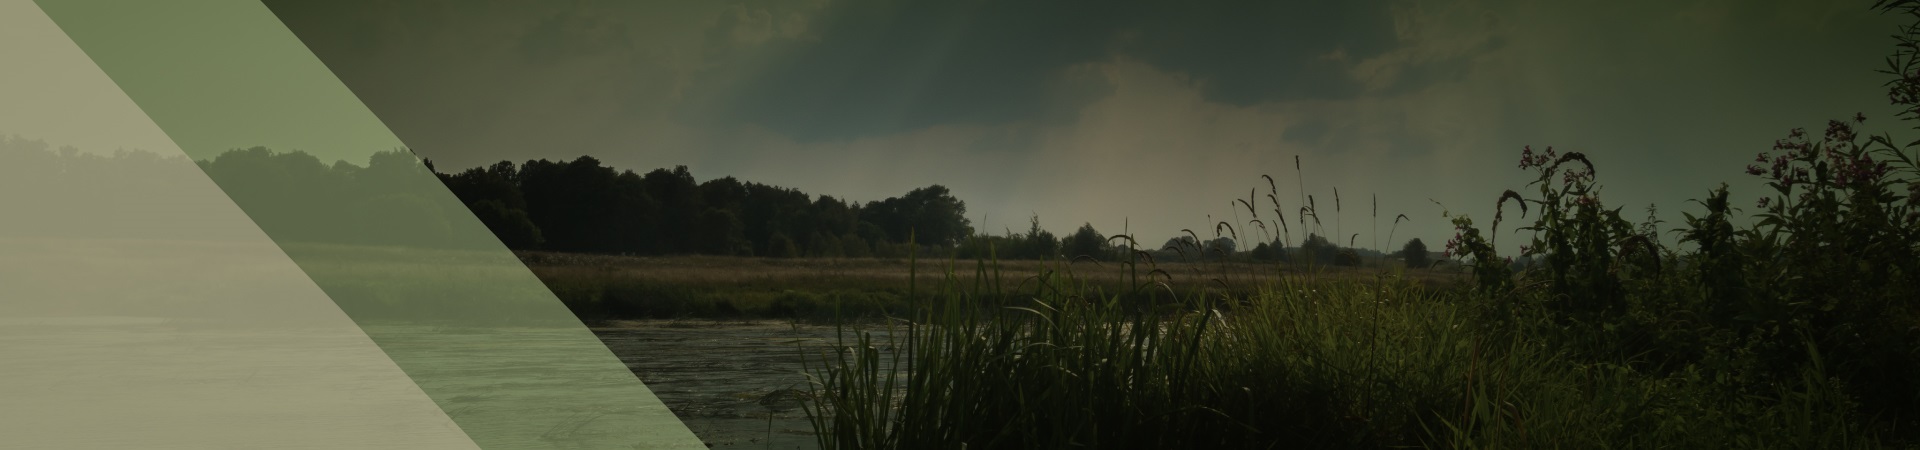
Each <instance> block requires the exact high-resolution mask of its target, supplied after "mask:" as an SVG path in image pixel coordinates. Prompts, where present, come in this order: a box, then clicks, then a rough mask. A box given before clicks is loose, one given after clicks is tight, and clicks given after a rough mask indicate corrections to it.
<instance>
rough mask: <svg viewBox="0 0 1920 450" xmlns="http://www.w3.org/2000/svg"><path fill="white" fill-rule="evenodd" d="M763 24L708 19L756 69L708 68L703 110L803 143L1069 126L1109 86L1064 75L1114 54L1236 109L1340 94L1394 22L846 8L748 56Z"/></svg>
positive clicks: (1383, 47)
mask: <svg viewBox="0 0 1920 450" xmlns="http://www.w3.org/2000/svg"><path fill="white" fill-rule="evenodd" d="M772 16H775V14H765V13H763V14H760V15H757V16H747V15H742V14H738V13H729V14H726V15H723V16H722V17H721V20H719V21H718V22H717V23H716V27H715V29H714V30H713V31H712V33H711V34H709V36H708V37H707V39H708V43H707V49H706V54H707V55H709V56H710V57H713V56H716V55H726V56H738V57H742V58H745V59H747V60H752V61H754V63H752V64H745V65H742V66H732V65H723V66H719V67H722V68H736V67H750V68H751V69H750V70H740V71H739V72H740V73H732V74H724V73H722V74H715V78H716V79H730V80H731V82H726V83H715V84H714V85H710V86H708V88H709V90H708V92H712V93H714V95H716V97H717V98H718V100H717V103H716V104H713V105H704V106H708V107H711V108H713V109H712V110H709V111H707V112H708V113H712V114H717V116H718V117H719V118H722V119H723V120H733V121H741V122H748V123H754V124H758V125H761V126H764V127H767V128H769V129H771V130H773V131H775V132H779V133H782V134H785V135H788V136H791V137H793V138H795V139H797V140H800V141H819V140H833V139H845V138H853V137H860V136H870V135H880V134H888V133H894V132H900V131H907V130H914V129H920V128H924V127H927V126H932V125H938V124H989V125H991V124H1004V123H1012V122H1022V121H1033V120H1043V119H1051V120H1063V119H1070V118H1071V114H1063V113H1062V111H1068V112H1071V111H1075V110H1077V109H1078V107H1080V106H1083V105H1085V104H1086V103H1088V102H1091V101H1093V100H1096V99H1098V98H1100V97H1101V96H1102V94H1104V92H1105V90H1106V89H1110V88H1109V87H1107V86H1105V85H1104V83H1105V82H1104V81H1103V80H1099V79H1088V78H1086V77H1081V78H1079V79H1075V78H1074V77H1071V76H1069V74H1070V73H1071V72H1070V68H1072V67H1074V66H1076V65H1078V64H1083V63H1091V62H1104V61H1111V60H1113V59H1115V58H1116V57H1121V58H1131V59H1137V60H1141V61H1144V62H1147V63H1149V64H1152V65H1154V66H1156V67H1159V68H1161V69H1162V70H1166V71H1169V72H1174V73H1180V74H1184V75H1186V76H1188V77H1191V78H1192V79H1194V80H1195V81H1198V82H1200V83H1201V86H1203V94H1204V95H1205V97H1206V98H1207V99H1208V100H1209V101H1214V102H1220V103H1226V104H1232V105H1236V106H1246V105H1252V104H1258V103H1263V102H1272V101H1287V100H1303V99H1338V98H1349V97H1352V96H1354V95H1357V94H1359V93H1360V92H1361V86H1360V85H1359V84H1357V83H1356V82H1355V81H1354V80H1353V79H1352V78H1351V77H1350V76H1349V75H1347V70H1348V69H1349V68H1350V64H1351V61H1357V60H1363V59H1365V58H1368V57H1372V56H1376V55H1379V54H1381V53H1383V52H1386V51H1388V50H1390V49H1391V48H1392V47H1393V46H1394V44H1395V34H1394V28H1393V22H1392V17H1391V16H1390V15H1389V14H1388V11H1387V10H1386V8H1385V7H1384V6H1382V5H1379V4H1375V3H1368V2H1211V3H1191V2H1187V3H1167V2H1025V1H999V0H989V1H967V2H890V1H876V0H853V1H847V2H836V3H834V4H833V5H832V6H831V7H829V8H828V9H826V10H824V11H821V12H820V13H819V14H817V15H815V16H813V17H812V18H810V20H809V21H808V28H807V33H808V36H807V37H808V39H789V40H772V41H768V42H767V43H765V44H762V45H759V46H757V47H755V48H750V49H749V48H743V47H744V46H743V45H741V44H740V43H739V42H738V39H736V37H738V36H742V35H749V36H750V35H753V33H754V31H753V30H746V32H744V33H743V32H741V31H742V30H740V29H739V27H744V26H755V27H758V26H764V25H763V24H764V22H766V21H768V20H773V19H777V18H776V17H772ZM1332 55H1344V56H1345V58H1334V57H1330V56H1332ZM1073 86H1079V87H1078V88H1073ZM1087 86H1091V87H1087Z"/></svg>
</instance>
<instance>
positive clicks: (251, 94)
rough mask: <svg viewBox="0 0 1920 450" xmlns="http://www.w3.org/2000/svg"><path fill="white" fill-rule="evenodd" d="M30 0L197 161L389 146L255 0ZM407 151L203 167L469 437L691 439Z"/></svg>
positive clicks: (526, 444) (659, 442)
mask: <svg viewBox="0 0 1920 450" xmlns="http://www.w3.org/2000/svg"><path fill="white" fill-rule="evenodd" d="M36 3H37V4H38V5H39V6H40V8H41V9H42V10H43V11H45V12H46V13H47V15H48V16H49V17H51V18H52V19H53V21H54V23H56V24H57V25H59V27H60V28H61V30H62V31H64V32H65V33H66V34H67V35H68V36H69V37H71V38H72V40H73V42H74V43H76V44H78V45H79V47H80V48H81V50H83V51H85V52H86V54H87V56H88V57H89V58H91V59H92V60H93V61H94V63H95V64H97V65H98V66H99V67H100V68H101V69H102V70H103V71H104V72H105V73H106V74H107V75H108V76H109V77H111V78H112V79H113V81H114V83H115V84H117V85H118V86H119V87H120V88H121V90H123V91H124V92H125V93H126V94H127V96H128V97H130V98H131V99H132V100H133V101H134V103H135V104H137V105H138V106H139V107H140V108H141V110H142V111H143V112H144V113H145V114H146V115H147V116H148V117H149V118H151V119H152V120H153V122H154V123H155V124H157V125H158V126H159V128H160V129H161V130H162V131H163V132H165V133H166V134H167V136H168V137H169V138H170V139H171V140H172V141H173V142H174V143H175V144H177V145H178V146H179V148H180V149H181V150H183V151H184V152H185V153H186V154H187V155H189V156H190V157H192V158H194V159H196V160H216V159H217V158H218V157H220V156H221V155H222V154H225V153H227V152H228V151H230V150H234V149H240V148H248V147H255V146H264V147H267V148H270V149H273V150H274V151H279V152H285V151H291V150H301V151H304V152H306V153H309V154H312V155H314V156H317V157H318V159H319V160H320V161H322V162H325V163H332V162H333V161H336V160H344V161H347V162H349V163H353V164H357V165H361V166H367V165H369V163H368V161H369V158H370V157H372V156H373V155H374V153H375V152H381V151H389V150H393V149H396V148H401V147H403V145H402V144H401V143H400V142H399V139H398V138H396V137H394V136H393V134H392V132H391V131H389V130H388V129H387V128H386V126H385V125H383V124H381V123H380V122H379V120H378V119H377V118H376V117H375V116H374V115H373V114H372V112H371V111H368V110H367V109H366V107H365V105H363V104H362V103H360V102H359V100H358V99H356V98H355V97H354V96H353V95H352V93H351V92H350V91H348V90H347V88H346V87H345V86H344V85H342V84H341V82H340V81H339V80H338V79H337V78H336V77H334V76H333V74H332V73H331V72H329V71H328V70H327V69H326V67H325V66H324V65H323V64H322V63H321V62H320V61H319V60H318V59H317V58H316V57H315V56H314V55H313V54H312V52H311V51H309V50H308V49H307V48H306V47H305V46H304V45H302V44H301V42H300V41H299V40H298V39H297V38H296V37H295V36H294V35H293V34H292V33H291V32H290V31H289V30H288V29H287V28H286V26H285V25H283V24H282V23H281V22H280V21H279V20H278V19H277V18H276V17H275V16H274V15H273V14H272V12H270V11H269V10H268V9H267V8H266V7H265V6H264V5H262V4H260V3H258V2H256V1H247V0H213V1H187V2H128V1H78V0H36ZM409 162H411V165H410V166H407V167H403V168H402V169H401V170H398V171H394V170H388V171H387V172H383V173H382V174H378V175H379V177H375V176H373V175H376V174H368V175H367V176H365V180H369V181H352V182H346V183H344V184H343V183H342V182H341V181H340V180H322V179H317V178H313V177H305V176H302V175H301V174H297V173H247V172H245V171H240V172H231V171H229V172H218V173H216V172H215V171H212V170H209V171H208V174H209V176H210V177H211V178H212V179H213V180H214V181H215V182H216V184H218V185H219V186H220V187H221V189H222V190H223V191H225V192H226V193H227V195H228V196H229V197H231V198H233V200H234V203H235V204H236V205H238V206H239V207H240V209H241V210H242V211H244V212H245V213H246V214H247V215H248V217H249V218H250V219H252V220H253V221H254V222H255V223H256V224H258V225H260V229H261V230H262V231H264V232H266V234H267V235H268V236H269V237H271V238H273V239H274V241H275V242H276V243H277V244H278V245H279V246H280V247H281V250H282V251H284V252H286V254H287V256H289V257H290V258H291V259H292V260H293V261H294V262H295V263H296V264H298V265H299V266H300V269H301V270H302V271H304V272H305V273H306V274H307V276H308V277H310V278H311V279H312V280H313V281H314V284H315V285H318V286H319V287H320V288H321V290H323V291H325V292H326V294H327V295H328V297H330V298H332V299H333V300H334V302H335V303H337V304H338V305H340V308H341V310H342V311H344V312H345V313H346V314H347V315H348V316H350V317H351V318H352V319H353V320H354V321H355V322H356V323H358V324H359V325H360V326H361V328H362V329H363V330H365V331H366V333H367V336H368V337H370V338H372V340H373V341H374V342H375V343H376V344H378V345H379V346H380V348H381V350H382V351H384V352H385V353H386V354H387V355H388V357H390V358H392V360H393V362H394V363H395V364H396V365H397V366H399V367H400V368H401V369H402V370H403V371H405V372H406V373H407V375H408V376H409V377H410V378H411V379H412V380H413V381H414V383H415V384H417V385H419V386H420V388H421V390H422V391H424V392H426V394H427V395H428V397H430V398H432V399H433V400H434V401H435V402H436V403H437V404H438V405H440V407H441V409H442V410H444V411H445V412H446V414H447V416H448V417H450V418H452V419H453V421H454V422H455V423H456V424H458V425H459V426H460V427H461V429H462V430H463V431H464V432H465V433H466V434H467V435H468V436H469V437H470V438H472V439H473V441H474V442H475V443H476V444H478V445H479V446H480V447H481V448H705V446H704V445H702V444H701V443H700V441H699V440H698V439H697V438H695V437H694V436H693V434H692V433H691V432H690V431H688V429H687V428H686V426H685V425H684V424H683V423H681V422H680V420H679V419H677V418H675V417H674V416H673V414H672V413H671V412H669V411H668V410H667V409H666V407H665V406H664V405H663V404H662V403H661V402H660V401H659V399H658V398H657V397H655V396H654V395H653V394H652V393H651V392H650V391H648V390H647V388H646V387H645V386H643V385H642V384H641V383H640V381H639V380H638V379H637V378H635V377H634V375H633V373H632V372H631V371H629V369H628V368H627V367H626V365H625V364H624V363H622V362H621V361H620V360H619V359H618V358H617V357H616V356H614V355H613V354H612V353H611V352H609V351H608V350H607V348H606V347H605V346H604V345H603V344H601V343H600V341H599V340H598V339H597V338H596V337H595V336H594V335H593V334H592V333H591V332H590V331H589V330H587V329H586V328H585V327H584V326H583V325H581V324H580V322H579V321H578V320H577V319H575V318H574V317H573V316H572V314H571V313H570V312H569V311H568V310H567V309H566V308H565V306H563V304H561V303H560V301H559V300H558V299H557V298H555V297H554V296H553V294H552V293H551V292H550V291H548V290H547V288H546V286H544V285H543V284H541V282H540V280H539V279H537V278H535V277H534V276H533V274H532V273H531V272H530V271H529V270H528V269H527V268H526V266H524V265H522V264H521V263H520V261H519V260H518V259H517V258H515V257H514V256H513V255H512V254H511V253H510V252H508V251H507V249H506V248H505V247H503V246H501V245H500V242H499V241H498V240H497V239H496V238H494V237H493V235H492V234H491V233H489V232H488V231H487V229H486V228H485V227H484V226H483V225H481V224H480V223H479V221H478V220H477V219H476V218H475V217H474V216H473V215H472V214H471V213H470V212H468V211H467V210H466V208H465V207H464V206H463V205H461V203H460V202H459V201H458V199H457V198H455V197H454V196H453V195H452V194H450V193H449V192H448V191H447V190H446V188H445V187H444V186H442V185H440V184H439V182H438V181H437V180H435V179H434V178H433V175H432V174H431V173H429V172H426V171H425V170H420V168H419V167H418V161H414V160H409ZM203 167H205V166H203ZM229 167H232V166H229ZM392 168H393V166H391V165H389V166H388V167H387V169H392ZM369 172H371V171H369ZM236 173H237V174H236ZM376 179H378V180H380V181H377V182H376V181H370V180H376ZM341 186H346V187H344V188H343V187H341ZM368 198H371V200H368ZM396 217H399V218H401V219H402V220H395V218H396ZM369 221H378V222H379V223H380V225H379V226H378V227H368V226H364V225H363V224H364V223H367V222H369ZM315 236H324V237H325V239H308V238H310V237H315ZM396 237H402V238H403V239H399V241H400V242H396ZM302 240H314V241H316V242H301V241H302ZM319 241H324V242H319ZM408 241H411V242H408ZM428 241H431V242H428ZM263 295H273V294H272V293H265V294H263Z"/></svg>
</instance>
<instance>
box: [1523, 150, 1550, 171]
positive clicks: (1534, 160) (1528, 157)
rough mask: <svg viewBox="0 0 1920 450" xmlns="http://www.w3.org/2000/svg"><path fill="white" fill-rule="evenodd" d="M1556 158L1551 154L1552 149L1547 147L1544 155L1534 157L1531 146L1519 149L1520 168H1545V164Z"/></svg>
mask: <svg viewBox="0 0 1920 450" xmlns="http://www.w3.org/2000/svg"><path fill="white" fill-rule="evenodd" d="M1556 156H1557V155H1554V153H1553V147H1547V152H1546V154H1539V155H1536V154H1534V153H1533V146H1531V145H1529V146H1526V147H1523V148H1521V149H1520V168H1522V169H1527V168H1533V167H1545V166H1546V165H1547V163H1551V162H1553V158H1555V157H1556Z"/></svg>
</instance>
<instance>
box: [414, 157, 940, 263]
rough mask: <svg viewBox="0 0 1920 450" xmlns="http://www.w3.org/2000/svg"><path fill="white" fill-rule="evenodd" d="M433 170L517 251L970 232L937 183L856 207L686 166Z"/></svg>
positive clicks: (734, 249) (844, 245)
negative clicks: (707, 176)
mask: <svg viewBox="0 0 1920 450" xmlns="http://www.w3.org/2000/svg"><path fill="white" fill-rule="evenodd" d="M427 166H428V167H429V168H432V163H431V161H428V163H427ZM434 172H435V174H436V175H438V176H439V177H440V180H441V181H442V182H443V183H445V184H446V186H447V188H448V189H450V190H452V191H453V193H454V195H456V196H458V197H459V198H460V201H462V202H464V203H465V204H466V205H467V207H468V208H469V209H471V210H472V211H473V212H474V214H475V215H476V216H478V217H479V219H480V221H481V222H482V223H485V224H486V225H487V227H488V228H489V229H491V230H493V231H494V234H495V235H497V236H499V237H500V240H501V241H502V242H504V243H506V244H507V246H508V247H510V248H513V249H517V250H534V249H538V250H550V251H562V252H585V253H610V254H629V255H688V254H699V255H730V256H768V257H802V256H812V257H839V256H845V257H867V256H904V255H905V254H906V252H907V249H908V246H909V245H911V244H910V240H911V243H917V244H920V245H923V246H925V247H927V248H929V249H950V248H953V247H954V246H955V245H957V244H959V243H961V242H962V241H963V240H965V239H966V237H967V236H968V235H970V234H971V233H972V232H973V229H972V227H971V224H970V223H969V221H968V220H967V218H966V212H967V206H966V203H965V202H963V201H961V200H959V199H957V198H954V197H953V195H952V193H951V192H950V191H948V189H947V188H946V187H944V186H941V185H937V184H935V185H931V186H928V187H924V188H919V189H914V190H912V191H909V192H907V193H906V195H902V196H899V197H891V198H887V199H885V200H879V201H870V202H866V203H864V204H862V203H859V202H853V201H846V200H842V199H839V198H835V197H832V196H825V195H821V196H813V195H809V194H807V193H805V192H801V191H799V190H797V189H791V188H782V187H777V186H770V185H765V184H760V183H751V182H742V181H740V180H738V179H735V178H733V177H725V178H716V179H712V180H707V181H706V182H696V181H695V180H694V177H693V174H692V173H689V172H688V170H687V168H686V166H680V167H675V168H674V169H673V170H667V169H655V170H653V171H650V172H646V173H645V174H641V173H637V172H634V171H632V170H616V169H614V168H612V167H607V166H604V165H602V164H601V162H600V160H598V159H595V158H593V157H591V156H582V157H579V158H576V159H574V160H573V161H564V162H563V161H549V160H545V159H541V160H531V161H527V162H524V163H520V164H514V163H513V162H510V161H501V162H499V163H496V164H493V165H491V166H487V167H476V168H471V169H467V170H463V171H460V172H458V173H442V172H439V171H438V170H437V169H435V170H434Z"/></svg>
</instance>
